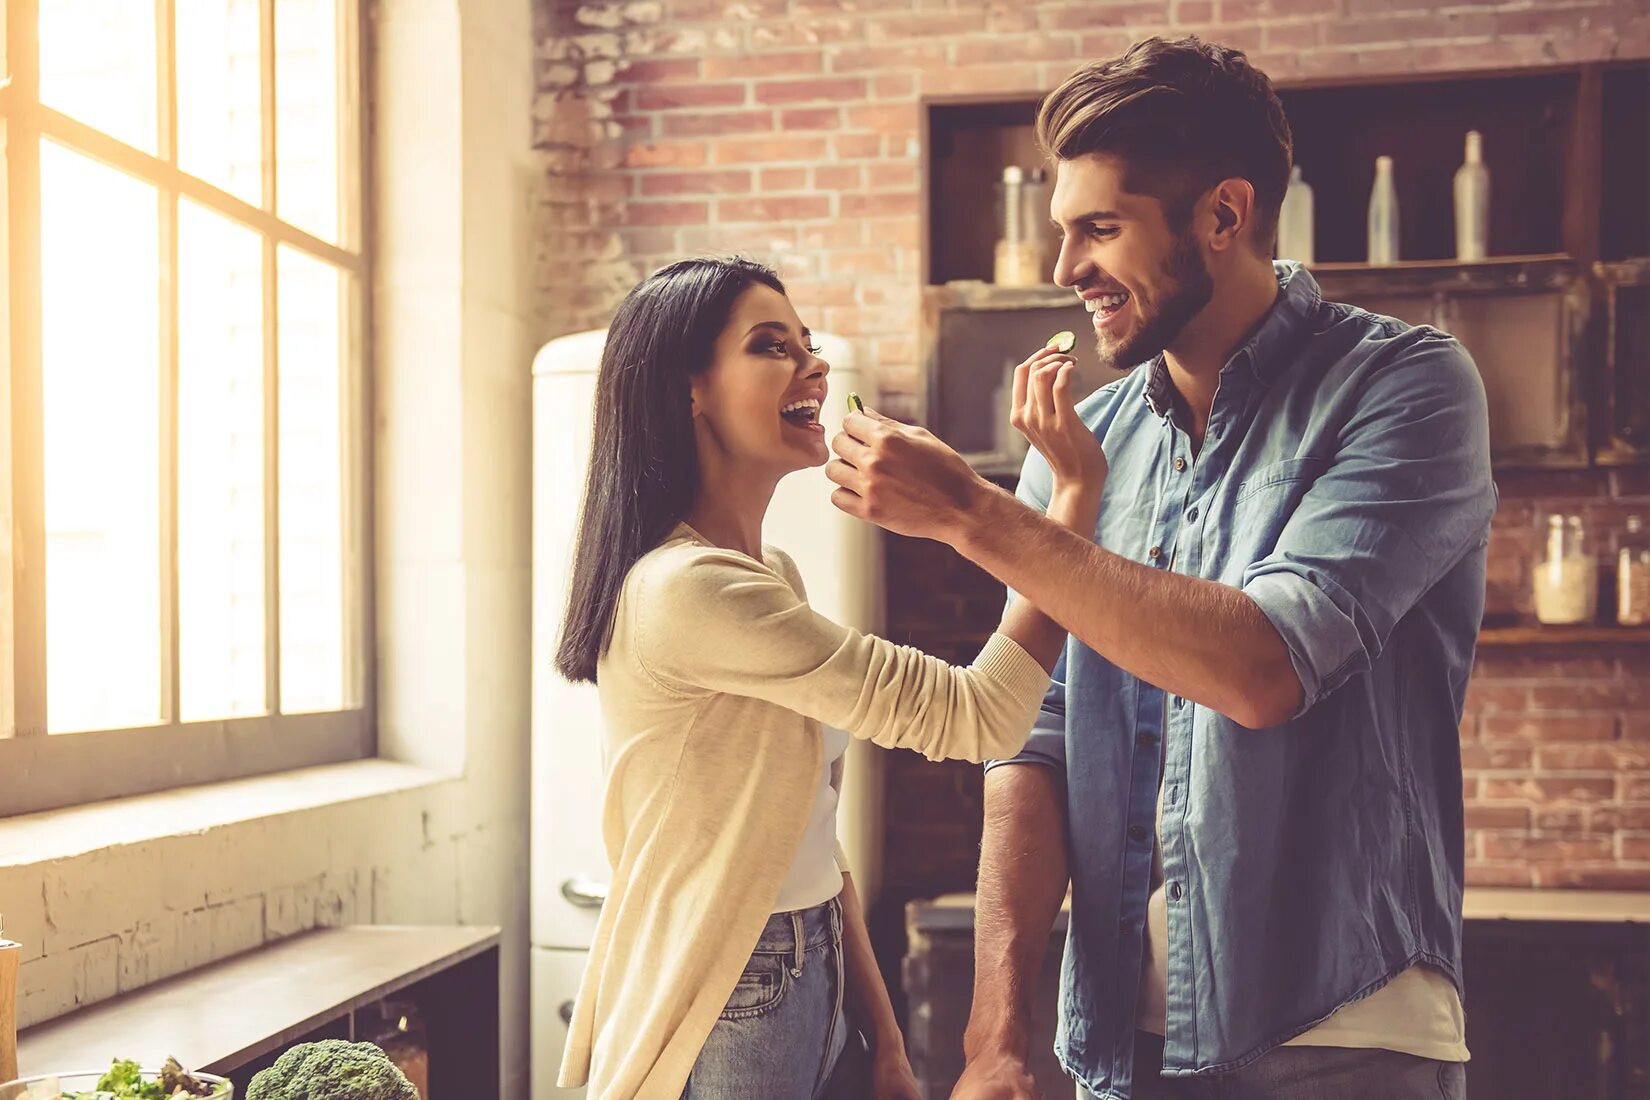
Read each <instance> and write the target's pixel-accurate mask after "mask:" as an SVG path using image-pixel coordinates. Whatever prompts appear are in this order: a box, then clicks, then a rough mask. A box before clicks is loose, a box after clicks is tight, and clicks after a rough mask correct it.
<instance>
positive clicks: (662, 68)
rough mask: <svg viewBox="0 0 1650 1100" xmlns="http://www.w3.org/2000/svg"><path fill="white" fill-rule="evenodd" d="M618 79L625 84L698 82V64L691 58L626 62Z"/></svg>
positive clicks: (696, 60) (620, 70)
mask: <svg viewBox="0 0 1650 1100" xmlns="http://www.w3.org/2000/svg"><path fill="white" fill-rule="evenodd" d="M618 79H619V80H620V81H622V82H624V83H626V84H647V85H651V84H670V83H674V82H677V81H687V80H698V79H699V62H698V59H696V58H691V57H669V58H658V59H656V60H648V61H627V62H625V63H624V65H623V67H622V68H620V69H619V72H618Z"/></svg>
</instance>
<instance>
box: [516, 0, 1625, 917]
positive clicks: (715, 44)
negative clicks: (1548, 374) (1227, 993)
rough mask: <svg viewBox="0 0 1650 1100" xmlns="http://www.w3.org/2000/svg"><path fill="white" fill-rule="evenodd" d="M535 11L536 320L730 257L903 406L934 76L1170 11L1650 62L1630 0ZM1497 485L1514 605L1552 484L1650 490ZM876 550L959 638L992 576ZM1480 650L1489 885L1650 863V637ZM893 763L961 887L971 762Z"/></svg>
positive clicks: (1386, 66)
mask: <svg viewBox="0 0 1650 1100" xmlns="http://www.w3.org/2000/svg"><path fill="white" fill-rule="evenodd" d="M535 21H536V23H535V32H536V34H537V36H538V47H537V54H536V56H537V59H538V60H537V87H538V94H537V98H536V101H535V111H534V117H535V126H536V130H535V146H536V148H537V149H538V151H539V154H540V156H541V159H542V166H543V169H544V172H545V186H544V187H543V189H542V191H541V196H542V198H541V201H542V204H543V206H542V209H541V210H540V211H539V219H538V220H539V224H540V226H541V227H542V233H541V236H540V238H539V240H538V242H537V243H538V249H539V252H538V255H539V261H538V279H539V285H540V286H541V288H542V289H543V295H542V300H543V302H544V308H545V310H546V317H545V328H546V330H547V331H549V332H551V333H560V332H570V331H576V330H579V329H583V328H588V327H592V326H596V325H600V324H602V323H604V322H605V320H606V318H607V317H608V315H609V313H610V311H611V309H612V307H613V305H614V304H615V303H616V302H617V300H618V298H619V297H620V296H621V295H622V294H623V293H624V292H625V290H627V289H628V288H629V287H630V286H631V285H632V284H633V283H634V282H635V281H636V280H637V279H639V278H640V277H641V276H642V275H644V274H646V273H647V272H648V271H649V270H651V269H652V268H654V267H657V266H658V265H660V264H662V263H664V262H665V261H667V260H669V259H672V258H676V257H679V256H681V255H684V254H690V253H695V252H703V251H715V252H727V251H742V252H745V253H747V254H750V255H753V256H755V257H757V258H760V259H764V260H767V261H768V262H771V263H773V264H775V265H776V266H777V267H778V268H779V270H780V271H781V273H782V274H783V275H784V276H785V277H786V278H787V280H788V281H789V282H790V285H791V289H792V292H793V296H794V298H795V300H796V302H797V305H798V309H799V311H800V312H801V314H802V316H803V317H804V319H805V320H806V321H807V322H808V323H809V324H810V325H812V326H813V327H815V328H818V329H821V330H825V331H830V332H834V333H838V334H840V335H843V336H846V337H848V338H849V339H850V340H852V341H853V342H854V344H855V348H856V351H857V352H858V355H859V358H860V361H861V362H869V363H874V364H875V365H876V369H877V370H878V371H879V372H880V376H881V383H882V387H883V390H884V392H885V393H892V394H893V395H894V396H893V398H892V399H885V400H884V406H885V407H886V408H889V409H890V411H894V412H896V413H899V412H902V411H908V410H909V409H910V408H911V406H910V405H909V404H908V403H904V402H902V401H901V395H908V394H910V393H913V392H914V391H915V389H916V385H917V369H916V358H917V342H916V332H917V325H918V309H919V294H920V288H921V284H922V282H923V280H924V277H925V276H924V272H923V270H922V267H923V265H922V257H921V255H920V213H919V209H918V206H919V201H920V198H919V195H920V181H919V179H918V175H919V168H920V163H921V161H920V147H919V132H920V106H919V101H920V97H922V96H925V95H938V94H949V93H961V92H974V93H1027V92H1037V91H1042V90H1046V89H1047V88H1049V87H1052V86H1053V85H1054V84H1055V83H1056V82H1057V81H1058V80H1059V79H1060V78H1061V77H1062V76H1063V75H1064V74H1065V73H1067V72H1068V71H1069V70H1070V69H1071V68H1073V67H1074V66H1075V65H1076V64H1077V63H1078V62H1079V61H1081V60H1084V59H1089V58H1093V57H1096V56H1102V55H1107V54H1111V53H1115V52H1117V51H1119V50H1121V49H1122V48H1123V47H1125V46H1127V45H1128V44H1129V43H1130V42H1131V41H1134V40H1136V39H1138V38H1141V37H1144V36H1146V35H1149V34H1154V33H1171V34H1174V33H1197V34H1200V35H1202V36H1204V37H1206V38H1210V39H1213V40H1218V41H1222V42H1225V43H1228V44H1231V45H1234V46H1238V47H1241V48H1243V49H1246V50H1248V51H1249V52H1250V55H1251V57H1253V58H1254V59H1255V60H1256V62H1257V63H1258V64H1260V65H1261V66H1262V67H1263V68H1265V69H1266V70H1267V71H1268V72H1270V73H1271V74H1272V75H1273V76H1274V78H1277V79H1280V80H1287V79H1297V78H1298V79H1304V78H1311V77H1317V76H1331V75H1332V76H1344V75H1348V74H1359V73H1369V74H1377V73H1404V72H1424V71H1430V70H1442V69H1450V70H1457V69H1478V68H1500V67H1507V66H1518V65H1532V64H1548V63H1555V62H1565V61H1577V60H1596V59H1602V58H1608V57H1644V56H1650V13H1647V12H1646V11H1645V9H1644V7H1643V4H1642V3H1639V2H1637V0H1611V2H1601V3H1587V2H1582V3H1575V4H1571V3H1563V4H1560V3H1551V2H1534V0H1517V2H1512V3H1498V2H1495V0H1450V2H1449V3H1447V4H1446V5H1445V6H1443V7H1442V8H1438V7H1437V6H1436V5H1434V4H1432V3H1431V2H1430V0H1118V2H1104V0H1101V2H1097V0H611V2H606V0H604V2H599V3H590V4H575V3H569V2H563V0H537V3H536V6H535ZM940 229H941V231H943V227H940ZM1503 488H1504V491H1505V493H1506V503H1505V506H1504V507H1503V509H1502V512H1501V515H1500V517H1499V518H1498V520H1497V527H1496V548H1495V555H1494V563H1493V569H1492V591H1491V599H1492V606H1500V607H1504V608H1508V609H1517V608H1518V607H1519V606H1520V605H1521V603H1523V602H1527V601H1526V597H1525V593H1526V592H1527V589H1528V581H1527V576H1526V575H1525V571H1526V570H1527V569H1528V564H1527V562H1528V557H1529V554H1530V552H1531V550H1532V548H1533V544H1534V538H1535V534H1534V531H1535V524H1536V522H1537V517H1538V512H1539V510H1540V508H1542V507H1543V506H1545V503H1546V502H1547V501H1549V500H1564V501H1574V502H1575V503H1577V504H1578V505H1579V506H1581V507H1582V510H1583V511H1584V512H1586V513H1587V514H1588V515H1589V516H1590V517H1594V518H1599V517H1604V516H1615V515H1616V514H1617V512H1619V511H1620V510H1621V509H1622V508H1625V507H1628V506H1639V507H1643V508H1644V509H1645V510H1647V511H1650V485H1647V484H1646V483H1645V481H1644V479H1643V478H1636V477H1634V476H1624V475H1621V474H1616V475H1608V474H1591V473H1589V474H1576V475H1568V474H1567V475H1561V476H1553V475H1542V476H1530V475H1518V476H1509V477H1508V478H1506V479H1505V483H1504V485H1503ZM888 554H889V576H890V579H891V582H892V583H890V584H889V592H890V593H891V597H890V598H891V604H890V608H889V613H890V629H891V631H892V632H893V633H894V635H895V636H896V637H899V638H901V639H902V640H908V641H912V642H915V643H917V644H919V645H921V646H923V647H924V648H926V649H928V650H930V651H931V652H934V653H936V654H939V655H942V656H946V657H950V658H953V659H957V660H966V659H968V658H969V657H971V656H972V654H973V651H974V649H975V648H977V646H978V644H979V641H980V639H981V636H982V631H985V630H989V628H990V626H991V625H992V624H993V623H995V621H996V616H997V613H998V610H999V607H1000V598H1001V597H1000V590H999V589H998V588H997V586H996V585H995V584H994V583H992V582H991V581H990V580H989V578H986V577H983V576H982V575H980V574H979V573H978V572H977V571H975V570H973V569H972V568H970V567H968V566H967V565H966V564H965V563H963V562H961V561H960V560H958V559H956V557H955V555H953V554H951V553H950V552H949V551H947V550H945V549H943V548H940V547H936V546H934V545H932V544H927V543H913V542H908V541H906V540H900V539H891V540H890V541H889V549H888ZM1479 668H1480V670H1479V674H1478V677H1477V679H1476V680H1475V683H1474V687H1473V694H1472V699H1471V707H1472V712H1471V715H1470V716H1469V719H1468V721H1467V722H1466V723H1465V726H1464V734H1465V742H1464V749H1465V754H1466V760H1467V764H1468V766H1469V768H1470V769H1471V770H1470V772H1469V775H1470V778H1469V779H1468V781H1467V795H1468V797H1469V804H1470V807H1471V811H1470V812H1471V818H1470V824H1471V825H1472V827H1473V836H1472V840H1471V850H1470V854H1471V856H1472V876H1473V881H1475V882H1483V883H1490V882H1495V883H1521V884H1530V883H1540V884H1561V885H1590V886H1597V885H1636V886H1644V887H1650V695H1647V689H1646V687H1645V686H1644V685H1645V682H1646V680H1647V679H1650V651H1646V650H1638V651H1621V652H1616V651H1611V650H1596V649H1595V650H1588V651H1573V650H1559V651H1546V652H1520V653H1507V652H1502V651H1497V652H1493V653H1486V654H1485V655H1484V656H1483V658H1482V659H1481V662H1480V666H1479ZM896 757H897V759H896V761H895V762H894V765H893V771H892V793H893V797H891V798H890V801H889V824H890V850H889V864H888V875H889V880H888V887H889V899H888V900H889V901H890V902H892V903H894V904H897V903H898V901H899V900H900V899H902V898H904V897H910V896H918V895H922V894H931V893H935V892H938V891H942V890H948V889H959V888H966V887H967V886H968V885H970V884H971V883H972V881H973V874H974V860H975V845H976V843H977V840H978V830H979V800H980V780H979V774H978V769H975V768H971V767H966V766H949V767H947V766H935V765H930V764H927V763H926V762H923V761H920V760H918V759H916V758H915V757H910V756H909V755H908V754H896ZM896 912H897V910H896Z"/></svg>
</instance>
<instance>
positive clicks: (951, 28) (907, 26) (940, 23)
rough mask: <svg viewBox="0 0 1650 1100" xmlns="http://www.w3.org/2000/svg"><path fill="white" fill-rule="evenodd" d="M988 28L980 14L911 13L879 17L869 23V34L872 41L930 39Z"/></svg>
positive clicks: (931, 40) (866, 33) (951, 36)
mask: <svg viewBox="0 0 1650 1100" xmlns="http://www.w3.org/2000/svg"><path fill="white" fill-rule="evenodd" d="M984 29H985V20H984V19H982V18H981V17H980V16H978V15H966V14H965V15H948V14H942V13H939V12H933V13H926V14H922V15H910V16H905V17H903V18H898V19H878V20H875V21H873V22H870V23H867V24H866V26H865V37H866V38H867V39H868V40H869V41H871V42H881V41H883V40H885V39H891V38H926V39H928V40H929V41H930V42H934V41H939V40H944V39H950V38H955V37H957V36H960V35H965V34H972V33H975V32H978V31H982V30H984Z"/></svg>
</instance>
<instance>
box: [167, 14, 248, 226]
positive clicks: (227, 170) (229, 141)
mask: <svg viewBox="0 0 1650 1100" xmlns="http://www.w3.org/2000/svg"><path fill="white" fill-rule="evenodd" d="M175 3H176V4H177V28H178V30H177V64H178V166H179V167H180V168H182V169H183V170H184V171H185V172H188V173H189V174H190V175H194V176H199V177H200V178H201V179H203V180H206V181H207V182H208V183H212V184H216V185H217V186H219V187H221V188H223V189H224V190H225V191H228V192H230V193H231V194H235V195H239V196H240V197H241V198H243V199H245V200H246V201H247V202H250V203H254V204H257V203H260V202H262V200H263V149H262V132H263V108H262V104H261V102H260V96H261V81H260V80H259V75H258V64H259V59H258V0H175Z"/></svg>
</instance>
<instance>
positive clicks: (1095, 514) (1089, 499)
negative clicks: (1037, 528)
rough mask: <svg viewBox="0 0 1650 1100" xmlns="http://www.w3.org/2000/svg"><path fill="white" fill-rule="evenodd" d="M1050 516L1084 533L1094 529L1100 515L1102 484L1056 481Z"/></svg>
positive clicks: (1049, 509)
mask: <svg viewBox="0 0 1650 1100" xmlns="http://www.w3.org/2000/svg"><path fill="white" fill-rule="evenodd" d="M1047 515H1048V518H1049V519H1052V520H1053V521H1054V522H1056V523H1059V524H1061V525H1063V526H1066V527H1070V528H1071V529H1072V530H1074V531H1078V532H1080V533H1082V534H1084V535H1087V534H1090V533H1091V532H1092V531H1093V530H1094V524H1095V521H1096V520H1097V519H1098V518H1099V516H1100V486H1098V485H1089V484H1087V483H1084V482H1069V481H1056V482H1055V483H1054V491H1053V492H1052V493H1051V494H1050V495H1049V503H1048V512H1047Z"/></svg>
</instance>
